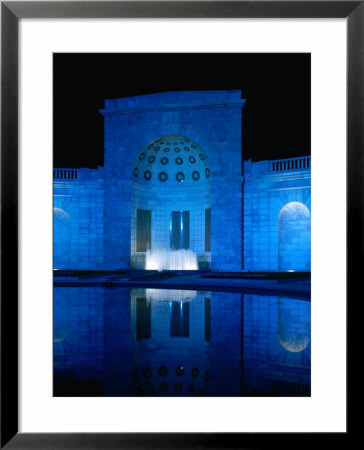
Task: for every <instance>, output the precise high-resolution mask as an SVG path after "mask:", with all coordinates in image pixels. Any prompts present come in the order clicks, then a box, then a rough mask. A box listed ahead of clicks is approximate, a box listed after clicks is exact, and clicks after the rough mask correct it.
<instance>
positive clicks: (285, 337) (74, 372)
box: [53, 287, 311, 397]
mask: <svg viewBox="0 0 364 450" xmlns="http://www.w3.org/2000/svg"><path fill="white" fill-rule="evenodd" d="M310 319H311V304H310V302H309V301H305V300H298V299H293V298H287V297H277V296H261V295H252V294H240V293H239V294H238V293H226V292H210V291H190V290H183V291H182V290H164V289H142V288H134V289H129V288H105V287H56V288H54V343H53V345H54V395H55V396H114V397H116V396H128V397H130V396H163V397H164V396H170V397H172V396H173V397H175V396H183V397H188V396H219V397H231V396H292V397H296V396H309V395H310V391H311V389H310V359H311V358H310V355H311V344H310V341H311V339H310V328H311V327H310V321H311V320H310Z"/></svg>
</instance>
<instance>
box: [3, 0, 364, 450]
mask: <svg viewBox="0 0 364 450" xmlns="http://www.w3.org/2000/svg"><path fill="white" fill-rule="evenodd" d="M111 17H113V18H116V17H120V18H196V17H198V18H236V17H243V18H346V20H347V76H348V84H347V180H348V181H347V236H348V238H347V299H346V302H347V306H348V303H349V299H350V298H351V300H354V298H353V297H354V293H355V292H356V283H357V280H359V279H360V276H361V274H362V273H363V257H362V249H363V226H362V225H363V218H362V216H363V214H362V213H363V211H364V209H363V199H364V196H363V194H364V192H363V182H362V175H361V174H362V171H363V151H362V148H363V144H364V129H363V123H364V103H363V99H364V2H363V1H330V0H328V1H303V0H301V1H280V2H279V1H239V0H238V1H193V2H191V1H190V2H188V1H187V2H185V1H167V2H166V1H160V2H157V1H113V2H107V1H92V2H91V1H82V2H77V1H72V2H69V1H68V2H62V1H59V2H58V1H57V2H47V1H38V2H33V1H26V2H25V1H23V2H22V1H9V2H7V1H2V2H1V448H9V449H23V448H29V449H30V448H33V449H35V448H37V449H38V448H39V449H43V448H44V449H50V448H52V449H66V448H67V449H72V448H75V449H76V448H77V449H97V448H105V449H106V448H120V449H124V448H133V449H136V448H178V449H182V448H263V447H269V448H270V447H271V446H272V445H277V444H278V445H280V447H283V446H284V447H286V446H287V447H288V446H290V447H297V445H299V446H302V445H308V444H309V440H311V439H313V438H314V440H315V444H318V445H320V444H323V443H327V442H328V439H329V438H334V439H335V442H336V444H338V445H340V446H342V447H344V446H346V445H348V439H349V438H351V436H352V429H351V423H350V421H349V419H350V417H351V415H350V410H349V408H348V409H347V411H348V413H347V432H346V433H329V434H327V433H315V434H311V433H302V434H299V435H298V434H297V433H292V434H290V433H286V434H281V433H261V434H260V433H152V434H151V433H137V434H130V433H82V434H81V433H57V434H53V433H50V434H49V433H35V434H34V433H18V351H17V349H18V331H19V329H18V250H19V249H18V182H19V179H18V76H19V73H18V50H19V49H18V22H19V19H21V18H111ZM347 312H349V310H348V307H347ZM347 348H348V351H349V349H350V345H348V346H347ZM347 363H348V364H347V368H349V358H348V361H347ZM348 375H349V372H348ZM349 397H350V396H348V398H349ZM349 432H350V433H349Z"/></svg>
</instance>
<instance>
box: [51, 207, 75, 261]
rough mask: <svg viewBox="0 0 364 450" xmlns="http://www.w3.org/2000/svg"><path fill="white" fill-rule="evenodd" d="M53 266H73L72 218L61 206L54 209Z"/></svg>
mask: <svg viewBox="0 0 364 450" xmlns="http://www.w3.org/2000/svg"><path fill="white" fill-rule="evenodd" d="M53 267H54V268H55V269H70V267H71V218H70V216H69V215H68V214H67V213H66V211H64V210H63V209H61V208H54V209H53Z"/></svg>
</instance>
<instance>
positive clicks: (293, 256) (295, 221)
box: [278, 202, 311, 271]
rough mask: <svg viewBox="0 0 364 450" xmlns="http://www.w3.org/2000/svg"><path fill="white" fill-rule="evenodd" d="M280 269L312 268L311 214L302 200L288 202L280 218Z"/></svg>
mask: <svg viewBox="0 0 364 450" xmlns="http://www.w3.org/2000/svg"><path fill="white" fill-rule="evenodd" d="M278 239H279V245H278V268H279V270H296V271H297V270H299V271H310V270H311V215H310V211H309V210H308V208H307V206H306V205H304V204H303V203H300V202H290V203H287V204H286V205H285V206H284V207H283V208H282V209H281V211H280V213H279V218H278Z"/></svg>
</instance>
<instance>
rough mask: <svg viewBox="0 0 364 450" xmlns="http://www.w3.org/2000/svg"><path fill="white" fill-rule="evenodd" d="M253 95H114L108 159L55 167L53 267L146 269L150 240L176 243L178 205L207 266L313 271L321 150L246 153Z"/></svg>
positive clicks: (108, 111)
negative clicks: (245, 127)
mask: <svg viewBox="0 0 364 450" xmlns="http://www.w3.org/2000/svg"><path fill="white" fill-rule="evenodd" d="M244 102H245V100H244V99H242V98H241V91H201V92H167V93H160V94H152V95H145V96H138V97H131V98H124V99H114V100H106V101H105V107H104V109H103V110H101V111H100V112H101V114H102V115H103V116H104V123H105V163H104V167H103V168H98V169H95V170H89V169H77V170H76V169H55V170H54V231H55V233H54V267H55V268H59V269H61V268H63V269H101V268H102V269H120V268H123V269H124V268H139V269H143V268H145V256H146V251H147V249H150V248H151V249H153V248H155V247H162V248H165V247H172V241H173V238H172V237H171V236H172V234H173V233H174V230H172V222H173V220H172V218H173V217H172V216H173V212H175V213H176V212H178V211H179V212H180V213H181V217H182V216H183V212H188V217H187V218H185V219H184V220H185V222H184V223H183V222H182V219H181V230H182V225H183V228H184V231H183V232H182V231H181V232H180V237H181V241H182V239H184V244H183V245H184V246H185V247H184V248H190V249H191V250H192V251H193V252H195V253H196V254H197V257H198V264H199V267H200V268H211V269H218V270H241V269H246V270H290V269H292V270H310V209H311V205H310V198H311V196H310V192H311V190H310V158H309V157H307V158H298V159H295V160H284V161H261V162H257V163H252V162H251V161H246V162H245V163H243V154H242V127H241V124H242V114H243V106H244ZM157 148H158V149H157ZM166 160H167V161H168V162H166ZM76 177H77V178H76ZM285 207H286V208H285ZM284 208H285V209H284ZM138 210H143V211H147V212H148V211H150V213H149V214H150V219H148V220H150V227H151V229H150V230H149V229H148V230H140V229H139V231H138V223H137V222H138V217H137V216H138ZM148 217H149V216H148ZM187 222H188V223H187ZM139 225H140V224H139ZM186 225H188V238H186V233H187V231H186ZM148 226H149V225H148ZM138 232H139V233H140V234H142V233H144V234H145V236H146V237H145V236H144V237H145V239H144V241H145V242H144V244H143V245H144V247H145V248H144V247H143V245H139V248H138V245H137V235H138ZM148 233H149V234H150V237H149V235H148ZM183 233H184V234H183ZM186 242H187V243H186Z"/></svg>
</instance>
